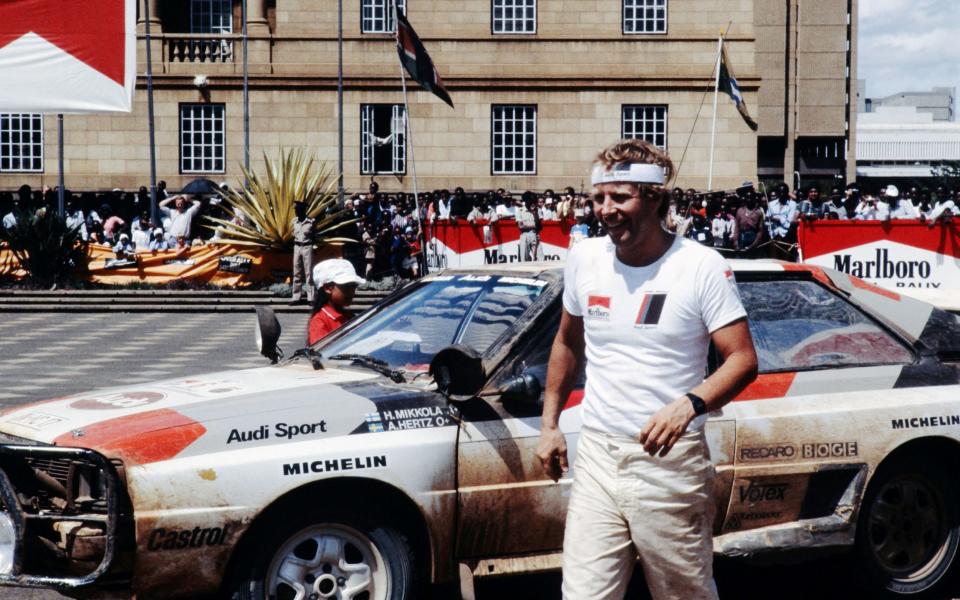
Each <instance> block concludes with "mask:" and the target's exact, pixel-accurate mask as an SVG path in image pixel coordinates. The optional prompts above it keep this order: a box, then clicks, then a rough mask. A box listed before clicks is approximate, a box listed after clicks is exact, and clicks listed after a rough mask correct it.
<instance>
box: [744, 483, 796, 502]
mask: <svg viewBox="0 0 960 600" xmlns="http://www.w3.org/2000/svg"><path fill="white" fill-rule="evenodd" d="M787 487H788V486H787V484H786V483H754V482H753V481H751V482H750V483H749V485H741V486H739V488H740V503H741V504H743V503H744V502H749V503H751V504H754V503H756V502H771V501H774V500H783V494H784V493H785V492H786V491H787Z"/></svg>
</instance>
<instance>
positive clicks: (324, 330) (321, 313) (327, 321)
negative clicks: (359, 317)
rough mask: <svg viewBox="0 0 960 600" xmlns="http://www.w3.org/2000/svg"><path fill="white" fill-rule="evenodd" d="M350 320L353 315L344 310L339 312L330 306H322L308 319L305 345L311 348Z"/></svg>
mask: <svg viewBox="0 0 960 600" xmlns="http://www.w3.org/2000/svg"><path fill="white" fill-rule="evenodd" d="M352 318H353V313H351V312H349V311H346V310H345V311H343V312H340V311H339V310H337V309H336V307H334V306H333V305H332V304H324V305H323V307H321V308H320V310H318V311H317V312H315V313H313V316H312V317H310V325H309V327H308V329H307V344H308V345H311V346H312V345H313V344H314V343H315V342H317V341H319V340H320V339H322V338H324V337H326V336H327V335H329V334H330V332H332V331H335V330H337V329H339V328H340V326H341V325H343V324H344V323H346V322H347V321H349V320H350V319H352Z"/></svg>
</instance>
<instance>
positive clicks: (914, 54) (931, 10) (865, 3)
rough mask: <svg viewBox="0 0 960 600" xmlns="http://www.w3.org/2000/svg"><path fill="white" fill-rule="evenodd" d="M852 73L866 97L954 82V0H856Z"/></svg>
mask: <svg viewBox="0 0 960 600" xmlns="http://www.w3.org/2000/svg"><path fill="white" fill-rule="evenodd" d="M858 8H859V11H860V22H859V25H860V27H859V29H858V36H859V39H858V45H857V50H858V53H857V78H858V79H865V80H866V82H867V97H868V98H882V97H884V96H888V95H890V94H894V93H896V92H906V91H926V90H929V89H930V88H933V87H954V88H960V39H958V38H960V0H859V2H858Z"/></svg>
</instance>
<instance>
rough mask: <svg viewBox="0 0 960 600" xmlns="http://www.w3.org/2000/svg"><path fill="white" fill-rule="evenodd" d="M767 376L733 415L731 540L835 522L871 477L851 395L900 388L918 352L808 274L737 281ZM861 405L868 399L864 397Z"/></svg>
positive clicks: (864, 408) (726, 529) (733, 407)
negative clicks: (862, 480) (848, 495)
mask: <svg viewBox="0 0 960 600" xmlns="http://www.w3.org/2000/svg"><path fill="white" fill-rule="evenodd" d="M738 286H739V290H740V296H741V299H742V300H743V303H744V307H745V308H746V309H747V313H748V317H749V325H750V332H751V334H752V336H753V340H754V345H755V347H756V349H757V356H758V359H759V371H760V373H759V376H758V378H757V380H756V381H755V382H754V383H752V384H751V385H750V386H749V387H748V388H747V389H746V390H744V391H743V392H742V393H741V394H740V395H739V396H738V397H737V398H736V399H735V401H734V402H732V403H731V404H729V405H727V406H726V407H725V408H724V413H726V414H727V415H729V416H731V417H733V418H735V419H736V423H737V424H736V428H737V431H736V450H735V453H734V463H735V468H734V479H733V482H732V485H731V487H730V496H729V502H728V503H727V507H726V516H725V518H724V520H723V525H722V530H721V532H722V533H734V532H739V531H744V530H748V529H755V528H759V527H764V526H768V525H775V524H780V523H789V522H793V521H796V520H797V519H810V518H819V517H825V516H829V515H831V514H833V511H834V509H835V508H836V506H837V503H838V502H839V499H840V497H841V496H842V495H843V494H844V493H845V492H846V491H847V490H848V489H852V488H851V486H852V485H853V484H854V483H855V481H856V478H857V476H858V474H859V473H860V471H862V467H863V463H864V457H863V456H862V438H860V437H858V435H859V434H858V433H854V432H857V431H858V427H857V423H858V421H859V420H860V419H862V418H865V417H864V415H866V414H867V413H868V412H869V410H870V407H869V406H868V405H867V404H866V403H864V402H859V403H858V402H851V401H849V400H848V399H847V396H845V395H844V394H845V393H854V394H855V393H857V392H863V391H869V390H885V389H891V388H894V387H896V385H897V383H898V381H900V380H901V379H902V378H903V377H904V376H905V374H907V373H909V371H910V370H912V369H914V368H915V367H914V363H915V362H916V355H915V353H914V351H913V349H912V348H911V347H910V346H909V345H908V344H906V343H905V342H904V340H902V339H900V338H899V337H898V336H897V335H895V334H894V333H893V332H892V331H889V330H887V329H886V328H885V327H884V326H882V324H880V323H879V322H878V321H876V320H875V319H873V318H872V317H871V316H870V315H869V314H868V313H866V312H864V311H862V310H860V309H859V308H858V307H857V306H855V305H853V304H851V303H850V302H849V301H848V300H847V299H846V298H845V297H843V295H842V294H841V293H839V292H838V291H837V290H836V289H835V288H833V287H831V286H828V285H826V284H824V283H822V282H819V281H815V280H813V279H812V278H811V277H810V276H809V275H808V274H806V273H783V274H777V275H775V276H772V275H771V274H767V275H764V276H757V277H753V278H751V277H750V276H743V275H741V274H738ZM857 397H859V396H857Z"/></svg>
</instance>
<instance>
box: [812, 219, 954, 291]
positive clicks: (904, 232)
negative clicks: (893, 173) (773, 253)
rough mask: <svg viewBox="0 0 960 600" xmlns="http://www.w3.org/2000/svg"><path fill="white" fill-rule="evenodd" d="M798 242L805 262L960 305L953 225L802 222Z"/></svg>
mask: <svg viewBox="0 0 960 600" xmlns="http://www.w3.org/2000/svg"><path fill="white" fill-rule="evenodd" d="M798 241H799V243H800V250H801V256H802V258H803V261H804V262H805V263H808V264H814V265H820V266H824V267H830V268H831V269H836V270H838V271H843V272H844V273H848V274H850V275H853V276H855V277H860V278H861V279H864V280H866V281H869V282H870V283H875V284H877V285H879V286H881V287H884V288H887V289H890V290H893V291H896V292H902V293H904V294H907V295H910V296H914V297H917V298H919V299H922V300H927V301H929V302H933V303H935V304H937V305H940V306H944V307H947V308H951V309H953V308H954V306H952V305H953V304H958V301H957V299H958V298H960V231H958V228H957V225H956V224H955V223H946V224H937V225H935V226H934V227H928V226H927V224H926V223H920V222H918V221H813V222H807V221H804V222H801V223H800V230H799V232H798ZM951 298H953V300H951ZM945 303H946V304H945ZM947 305H950V306H947Z"/></svg>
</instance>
